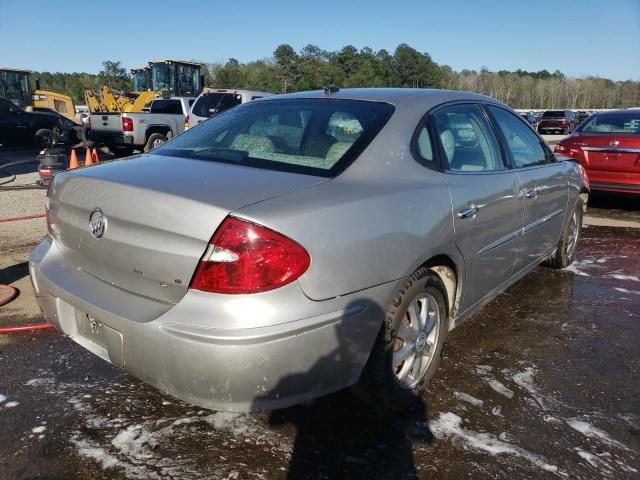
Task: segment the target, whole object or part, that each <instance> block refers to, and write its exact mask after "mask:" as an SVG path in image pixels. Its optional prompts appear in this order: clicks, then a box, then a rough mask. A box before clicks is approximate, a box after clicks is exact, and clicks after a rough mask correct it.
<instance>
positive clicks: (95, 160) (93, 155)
mask: <svg viewBox="0 0 640 480" xmlns="http://www.w3.org/2000/svg"><path fill="white" fill-rule="evenodd" d="M91 160H93V163H100V159H99V158H98V150H96V149H95V148H94V149H93V151H92V152H91Z"/></svg>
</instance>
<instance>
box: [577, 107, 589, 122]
mask: <svg viewBox="0 0 640 480" xmlns="http://www.w3.org/2000/svg"><path fill="white" fill-rule="evenodd" d="M590 116H591V114H590V113H589V112H586V111H584V110H578V111H577V112H576V120H577V121H578V125H580V124H581V123H582V122H583V121H585V120H586V119H587V118H589V117H590Z"/></svg>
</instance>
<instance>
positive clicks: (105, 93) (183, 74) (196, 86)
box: [84, 60, 204, 112]
mask: <svg viewBox="0 0 640 480" xmlns="http://www.w3.org/2000/svg"><path fill="white" fill-rule="evenodd" d="M201 69H202V65H201V64H199V63H193V62H184V61H180V60H156V61H152V62H149V64H148V66H146V67H140V68H133V69H131V76H132V78H133V92H129V93H124V92H122V93H120V92H113V91H112V90H111V89H110V88H109V87H108V86H106V85H103V86H102V87H100V98H98V97H97V96H96V95H95V94H94V93H93V92H92V91H91V90H86V91H85V92H84V96H85V100H86V102H87V106H88V107H89V110H90V111H91V112H142V111H144V109H145V108H148V107H149V104H150V103H151V102H152V101H153V100H154V99H156V98H161V97H167V96H171V97H173V96H178V97H181V96H190V95H192V96H197V95H198V94H199V93H200V92H201V91H202V86H203V83H204V77H203V76H202V75H201V73H200V72H201Z"/></svg>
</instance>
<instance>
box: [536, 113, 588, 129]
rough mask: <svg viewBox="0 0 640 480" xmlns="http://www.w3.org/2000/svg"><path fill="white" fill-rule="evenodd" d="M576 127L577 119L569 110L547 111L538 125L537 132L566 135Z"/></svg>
mask: <svg viewBox="0 0 640 480" xmlns="http://www.w3.org/2000/svg"><path fill="white" fill-rule="evenodd" d="M577 126H578V119H577V117H576V114H575V113H574V112H572V111H571V110H547V111H546V112H544V113H543V114H542V118H541V119H540V122H539V123H538V132H540V133H560V134H563V135H567V134H569V133H571V132H573V130H574V129H575V128H576V127H577Z"/></svg>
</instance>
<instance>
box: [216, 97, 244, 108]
mask: <svg viewBox="0 0 640 480" xmlns="http://www.w3.org/2000/svg"><path fill="white" fill-rule="evenodd" d="M240 103H242V97H241V96H240V95H233V94H228V95H225V96H224V97H222V100H221V101H220V103H219V104H218V113H219V112H224V111H225V110H228V109H230V108H231V107H235V106H236V105H240Z"/></svg>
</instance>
